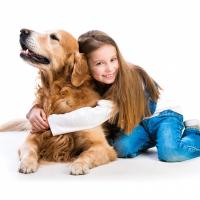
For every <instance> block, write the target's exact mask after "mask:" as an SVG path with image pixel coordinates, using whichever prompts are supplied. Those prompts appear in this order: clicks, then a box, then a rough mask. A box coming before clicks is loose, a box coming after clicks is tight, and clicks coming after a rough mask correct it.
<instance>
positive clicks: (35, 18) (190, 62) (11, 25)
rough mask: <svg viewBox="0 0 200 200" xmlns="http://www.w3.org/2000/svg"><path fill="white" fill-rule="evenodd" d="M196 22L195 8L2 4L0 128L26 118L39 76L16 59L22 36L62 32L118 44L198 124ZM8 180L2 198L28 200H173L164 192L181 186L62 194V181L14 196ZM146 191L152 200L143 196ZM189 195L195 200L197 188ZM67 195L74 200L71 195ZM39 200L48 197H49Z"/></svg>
mask: <svg viewBox="0 0 200 200" xmlns="http://www.w3.org/2000/svg"><path fill="white" fill-rule="evenodd" d="M199 21H200V6H199V4H198V0H196V1H195V0H188V1H187V0H181V1H178V0H166V1H162V0H149V1H144V0H138V1H135V0H119V1H117V0H110V1H109V0H54V1H51V0H48V1H42V0H30V1H29V0H17V1H15V0H13V1H12V0H2V1H1V2H0V26H1V28H0V61H1V62H0V123H2V122H5V121H7V120H10V119H12V118H18V117H20V118H21V117H24V116H25V114H26V113H27V111H28V110H29V109H30V107H31V104H32V101H33V100H34V88H35V80H36V75H37V71H36V69H35V68H32V67H31V66H29V65H27V64H26V63H24V62H23V61H22V60H21V59H20V57H19V52H20V46H19V33H20V29H21V28H29V29H33V30H36V31H39V32H42V31H46V30H54V29H64V30H66V31H69V32H70V33H72V34H73V35H74V36H75V37H78V36H79V35H80V34H82V33H84V32H86V31H88V30H92V29H98V30H102V31H104V32H106V33H108V34H109V35H110V36H112V37H113V38H114V39H115V41H116V42H117V43H118V45H119V48H120V49H121V52H122V54H123V56H124V57H125V59H126V60H128V61H130V62H133V63H135V64H138V65H140V66H142V67H143V68H144V69H145V70H146V71H147V72H148V73H149V74H150V75H151V76H152V77H153V78H154V79H155V80H156V81H157V82H158V83H159V84H160V85H161V86H162V87H163V88H164V89H166V90H168V91H169V92H170V93H171V94H173V96H174V98H175V99H176V100H177V101H178V102H179V104H180V105H181V106H182V109H183V112H184V114H185V118H186V119H187V118H199V119H200V107H199V104H200V103H199V102H200V94H199V85H200V79H199V75H200V72H199V67H200V56H199V53H200V29H199V24H200V23H199ZM0 167H1V166H0ZM199 170H200V168H199ZM133 178H134V177H133ZM6 179H7V177H5V178H3V179H1V180H0V181H1V182H2V184H3V185H4V186H5V188H7V189H6V190H4V192H5V193H9V192H10V194H11V193H12V191H14V192H13V195H15V193H18V190H19V193H23V194H26V195H27V198H31V199H32V198H33V197H34V199H36V198H40V196H39V194H38V197H37V196H34V195H32V193H31V189H33V191H34V194H36V193H37V191H39V193H40V195H41V193H42V192H41V191H43V189H42V188H43V185H46V190H48V193H49V194H50V193H51V192H52V188H54V190H55V191H56V192H55V191H54V192H55V193H53V195H49V198H50V197H51V198H54V199H55V198H56V197H58V198H59V199H61V198H75V197H79V196H80V198H83V196H82V193H86V194H88V196H89V197H88V198H92V196H93V195H92V192H94V191H95V193H96V195H94V196H93V198H94V199H98V198H99V199H100V197H102V198H103V195H104V192H105V195H104V196H105V197H104V198H106V199H107V198H108V197H110V198H111V197H112V196H113V197H112V198H117V197H116V196H117V195H116V194H118V197H119V198H127V197H125V196H126V195H128V198H131V199H136V198H137V199H140V198H141V197H140V195H141V196H144V195H146V198H149V197H150V196H149V194H151V196H154V195H155V196H156V197H159V196H160V198H162V199H163V198H165V197H166V198H167V197H170V194H171V193H167V194H168V195H167V196H166V193H165V189H166V188H168V189H169V187H170V186H172V187H170V189H171V191H173V192H176V187H177V186H178V185H179V183H178V182H176V183H174V182H172V183H169V184H167V183H166V182H165V184H164V185H163V182H162V184H160V183H158V182H157V183H154V186H153V185H152V184H151V180H150V181H149V182H148V183H146V182H142V181H139V182H138V183H131V182H129V181H128V182H126V181H121V184H120V180H119V184H118V185H116V184H117V183H116V181H115V183H114V182H107V183H104V184H103V183H96V184H91V183H90V184H85V182H72V183H71V184H69V183H68V186H67V185H66V191H64V193H63V190H64V189H65V187H64V185H62V182H61V183H59V182H58V180H57V183H54V184H53V185H51V186H49V184H47V183H46V182H42V183H43V184H41V182H35V183H33V182H32V183H29V184H26V183H24V182H23V183H19V184H18V183H15V184H14V185H15V186H16V187H17V189H10V190H9V189H8V188H9V183H8V182H7V181H6ZM9 180H10V179H9ZM11 180H12V179H11ZM105 181H106V180H105ZM152 181H153V178H152ZM195 181H197V180H195ZM63 184H66V183H63ZM143 184H144V185H145V186H143ZM47 185H48V187H47ZM69 185H70V187H69ZM110 185H114V187H113V188H112V187H111V186H110ZM188 185H193V189H194V188H195V187H196V186H194V183H191V182H190V183H188ZM105 186H106V188H104V187H105ZM122 186H123V187H122ZM124 186H125V187H124ZM186 187H187V186H186V185H185V186H183V188H182V189H180V188H178V189H177V193H174V195H176V197H177V198H179V197H180V194H179V193H181V194H183V193H184V192H186V191H187V190H188V189H186ZM30 188H31V189H30ZM35 188H37V190H36V189H35ZM68 188H70V189H68ZM91 188H92V189H91ZM109 188H110V190H109ZM111 188H112V189H111ZM142 188H143V189H144V190H145V191H146V192H147V193H144V192H143V189H142ZM190 189H191V195H192V188H190ZM60 190H61V191H60ZM69 190H70V192H71V193H70V197H68V195H67V193H69ZM180 190H181V192H180ZM182 190H183V191H182ZM27 191H29V194H27ZM59 191H60V192H59ZM131 191H132V193H130V192H131ZM159 191H160V193H159ZM98 192H99V193H98ZM72 193H73V194H74V195H73V196H71V195H72ZM2 194H4V193H2ZM42 194H43V193H42ZM64 194H66V196H65V195H64ZM184 194H185V193H184ZM0 195H1V194H0ZM131 195H133V196H131ZM174 195H173V196H174ZM188 195H189V193H188ZM19 196H20V195H19ZM42 196H44V197H45V194H43V195H42ZM176 197H172V198H176ZM184 197H187V195H186V194H185V195H183V197H182V198H184ZM194 197H195V196H194ZM13 198H14V197H13ZM18 198H19V197H18ZM102 198H101V199H102Z"/></svg>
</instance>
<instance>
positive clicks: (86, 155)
mask: <svg viewBox="0 0 200 200" xmlns="http://www.w3.org/2000/svg"><path fill="white" fill-rule="evenodd" d="M20 43H21V46H22V52H21V54H20V55H21V57H22V58H23V59H24V60H26V61H27V62H28V63H30V64H31V65H33V66H34V67H36V68H38V69H39V74H40V81H41V83H40V85H39V87H38V90H37V93H36V97H37V98H36V101H35V104H37V105H38V106H39V107H41V108H43V109H44V111H45V113H46V115H47V116H48V115H51V114H53V113H56V114H60V113H66V112H70V111H72V110H75V109H78V108H80V107H84V106H92V107H93V106H95V105H96V103H97V101H98V100H99V99H100V96H99V95H98V93H97V92H95V91H94V89H93V85H92V83H91V80H90V75H89V70H88V66H87V61H86V59H85V57H84V56H83V55H82V54H80V53H79V51H78V43H77V41H76V39H74V37H73V36H72V35H71V34H69V33H67V32H65V31H61V30H60V31H56V32H51V33H45V34H39V33H37V32H34V31H30V30H27V29H23V30H21V35H20ZM19 156H20V160H21V163H20V167H19V172H21V173H31V172H35V171H36V170H37V168H38V166H39V161H40V160H47V161H55V162H72V163H71V174H73V175H79V174H86V173H88V172H89V169H91V168H93V167H96V166H99V165H102V164H105V163H108V162H110V161H112V160H115V159H116V153H115V151H114V149H113V148H112V147H111V146H110V145H109V144H108V143H107V141H106V138H105V133H104V130H103V128H102V127H101V126H99V127H96V128H93V129H88V130H84V131H78V132H75V133H68V134H63V135H58V136H52V133H51V131H50V130H48V131H45V132H43V133H37V134H29V135H28V137H27V138H26V141H25V143H24V144H23V145H22V146H21V148H20V149H19Z"/></svg>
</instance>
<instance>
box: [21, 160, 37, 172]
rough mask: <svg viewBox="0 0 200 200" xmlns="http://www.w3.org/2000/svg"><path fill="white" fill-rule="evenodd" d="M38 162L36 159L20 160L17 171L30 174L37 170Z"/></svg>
mask: <svg viewBox="0 0 200 200" xmlns="http://www.w3.org/2000/svg"><path fill="white" fill-rule="evenodd" d="M37 168H38V162H37V161H36V160H24V161H21V163H20V167H19V170H18V171H19V172H20V173H23V174H30V173H34V172H36V171H37Z"/></svg>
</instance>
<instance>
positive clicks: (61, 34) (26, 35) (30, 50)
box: [20, 29, 89, 86]
mask: <svg viewBox="0 0 200 200" xmlns="http://www.w3.org/2000/svg"><path fill="white" fill-rule="evenodd" d="M20 45H21V47H22V51H21V53H20V56H21V57H22V58H23V59H24V60H25V61H26V62H28V63H29V64H31V65H33V66H35V67H37V68H38V69H39V70H40V71H42V72H44V71H45V72H48V73H49V71H53V72H55V73H56V72H58V73H60V72H62V70H64V72H65V73H68V74H65V75H66V76H67V75H70V76H71V82H72V84H73V85H74V86H80V85H81V84H82V83H83V82H84V81H85V80H87V79H88V77H89V72H88V66H87V61H86V59H85V57H84V56H83V55H82V54H80V53H79V48H78V42H77V40H76V39H75V38H74V37H73V36H72V35H71V34H70V33H68V32H65V31H63V30H58V31H54V32H46V33H44V34H40V33H38V32H35V31H32V30H28V29H22V30H21V31H20ZM69 73H70V74H69Z"/></svg>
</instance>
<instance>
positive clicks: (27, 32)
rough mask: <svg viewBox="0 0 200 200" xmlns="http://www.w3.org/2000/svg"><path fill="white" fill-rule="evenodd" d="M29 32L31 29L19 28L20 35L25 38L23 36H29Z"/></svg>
mask: <svg viewBox="0 0 200 200" xmlns="http://www.w3.org/2000/svg"><path fill="white" fill-rule="evenodd" d="M30 34H31V31H30V30H28V29H21V30H20V37H23V38H25V37H27V36H29V35H30Z"/></svg>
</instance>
